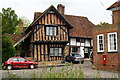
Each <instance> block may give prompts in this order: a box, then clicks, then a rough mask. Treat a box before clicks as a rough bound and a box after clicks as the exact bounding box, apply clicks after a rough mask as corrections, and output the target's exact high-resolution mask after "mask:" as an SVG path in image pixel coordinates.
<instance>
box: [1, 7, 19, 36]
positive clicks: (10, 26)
mask: <svg viewBox="0 0 120 80" xmlns="http://www.w3.org/2000/svg"><path fill="white" fill-rule="evenodd" d="M18 23H19V19H18V16H17V15H16V14H15V11H14V10H12V9H11V8H7V9H4V8H3V9H2V33H11V34H13V33H14V31H15V30H16V26H17V25H18Z"/></svg>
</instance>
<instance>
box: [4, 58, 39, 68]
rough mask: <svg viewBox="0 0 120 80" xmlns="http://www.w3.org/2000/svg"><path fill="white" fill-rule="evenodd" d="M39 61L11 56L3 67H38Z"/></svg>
mask: <svg viewBox="0 0 120 80" xmlns="http://www.w3.org/2000/svg"><path fill="white" fill-rule="evenodd" d="M36 67H37V63H35V62H33V61H28V60H26V59H25V58H22V57H10V58H9V59H8V60H7V61H5V62H4V64H3V69H7V70H11V69H13V68H30V69H33V68H36Z"/></svg>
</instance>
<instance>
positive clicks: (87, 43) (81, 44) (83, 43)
mask: <svg viewBox="0 0 120 80" xmlns="http://www.w3.org/2000/svg"><path fill="white" fill-rule="evenodd" d="M69 46H70V54H73V53H76V52H72V48H73V47H77V48H78V52H77V53H79V54H81V56H82V57H86V55H85V54H87V55H88V57H87V58H89V53H90V48H91V47H92V45H91V39H87V38H78V37H77V38H70V45H69ZM85 49H88V52H87V53H85V52H86V51H85Z"/></svg>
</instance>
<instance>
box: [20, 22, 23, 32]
mask: <svg viewBox="0 0 120 80" xmlns="http://www.w3.org/2000/svg"><path fill="white" fill-rule="evenodd" d="M19 27H20V33H22V32H23V21H21V20H20V22H19Z"/></svg>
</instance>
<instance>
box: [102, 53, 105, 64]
mask: <svg viewBox="0 0 120 80" xmlns="http://www.w3.org/2000/svg"><path fill="white" fill-rule="evenodd" d="M102 64H106V55H103V62H102Z"/></svg>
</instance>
